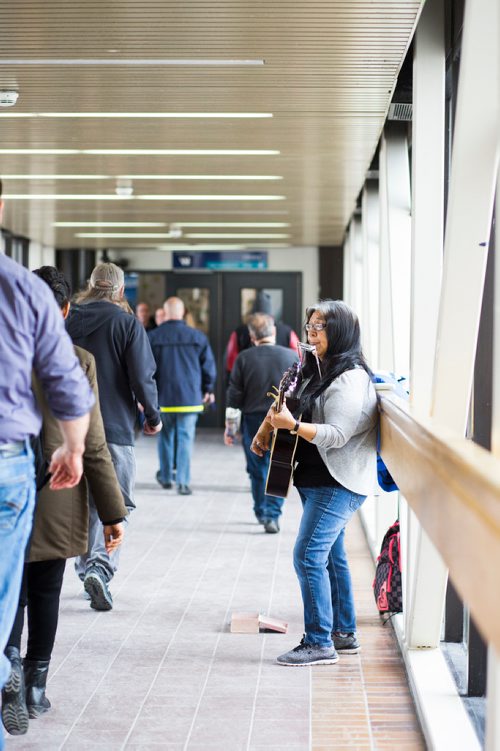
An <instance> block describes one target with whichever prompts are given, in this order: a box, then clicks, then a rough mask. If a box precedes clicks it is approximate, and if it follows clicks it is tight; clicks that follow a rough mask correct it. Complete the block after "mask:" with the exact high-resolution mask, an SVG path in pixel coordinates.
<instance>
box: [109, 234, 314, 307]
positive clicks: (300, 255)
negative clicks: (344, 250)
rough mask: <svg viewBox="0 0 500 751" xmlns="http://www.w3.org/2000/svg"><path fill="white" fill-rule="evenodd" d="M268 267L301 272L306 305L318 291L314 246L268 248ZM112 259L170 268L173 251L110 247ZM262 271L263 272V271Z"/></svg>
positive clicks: (131, 267) (138, 267) (141, 267)
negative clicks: (111, 248)
mask: <svg viewBox="0 0 500 751" xmlns="http://www.w3.org/2000/svg"><path fill="white" fill-rule="evenodd" d="M267 254H268V269H267V270H268V271H299V272H301V273H302V300H303V302H304V306H305V305H309V304H310V303H312V302H314V301H315V300H317V298H318V295H319V254H318V248H317V247H315V246H306V247H290V248H280V249H277V248H272V249H269V250H268V251H267ZM108 255H109V259H110V260H111V261H114V262H116V261H119V260H127V261H128V266H127V271H171V269H172V263H173V261H172V252H171V251H158V250H126V251H125V250H124V251H121V250H115V251H109V253H108ZM264 273H265V272H264Z"/></svg>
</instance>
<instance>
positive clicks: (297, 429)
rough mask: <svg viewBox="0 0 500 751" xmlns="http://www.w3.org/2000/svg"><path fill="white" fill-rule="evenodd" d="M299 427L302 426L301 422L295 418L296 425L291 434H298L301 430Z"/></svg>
mask: <svg viewBox="0 0 500 751" xmlns="http://www.w3.org/2000/svg"><path fill="white" fill-rule="evenodd" d="M299 428H300V422H299V421H298V420H295V425H294V426H293V428H292V430H291V431H290V433H291V435H297V433H298V432H299Z"/></svg>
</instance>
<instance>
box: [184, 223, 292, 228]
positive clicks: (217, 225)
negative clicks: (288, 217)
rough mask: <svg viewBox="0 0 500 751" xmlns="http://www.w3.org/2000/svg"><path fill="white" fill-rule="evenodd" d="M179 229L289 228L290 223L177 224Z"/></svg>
mask: <svg viewBox="0 0 500 751" xmlns="http://www.w3.org/2000/svg"><path fill="white" fill-rule="evenodd" d="M176 224H177V226H178V227H235V228H236V227H275V228H278V227H289V226H290V225H289V224H288V222H176Z"/></svg>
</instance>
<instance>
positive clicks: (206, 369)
mask: <svg viewBox="0 0 500 751" xmlns="http://www.w3.org/2000/svg"><path fill="white" fill-rule="evenodd" d="M200 366H201V390H202V391H203V393H204V394H207V393H212V392H213V391H214V389H215V381H216V378H217V368H216V366H215V358H214V355H213V352H212V348H211V346H210V344H209V341H208V339H207V338H206V337H205V336H204V342H203V345H202V347H201V350H200Z"/></svg>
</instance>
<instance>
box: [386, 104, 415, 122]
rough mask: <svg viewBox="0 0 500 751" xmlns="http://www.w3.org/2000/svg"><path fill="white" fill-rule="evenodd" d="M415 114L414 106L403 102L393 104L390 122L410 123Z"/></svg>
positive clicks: (389, 115) (389, 117) (389, 116)
mask: <svg viewBox="0 0 500 751" xmlns="http://www.w3.org/2000/svg"><path fill="white" fill-rule="evenodd" d="M412 114H413V105H412V104H411V103H410V104H404V103H402V102H392V103H391V104H390V105H389V114H388V120H399V121H400V122H410V121H411V119H412Z"/></svg>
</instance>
